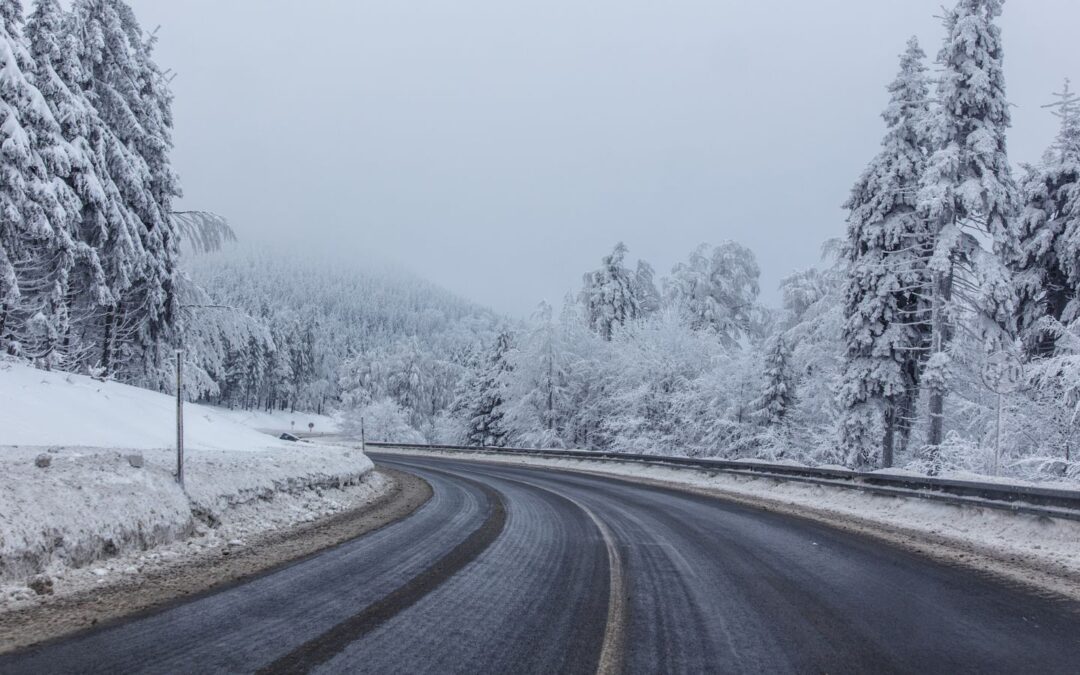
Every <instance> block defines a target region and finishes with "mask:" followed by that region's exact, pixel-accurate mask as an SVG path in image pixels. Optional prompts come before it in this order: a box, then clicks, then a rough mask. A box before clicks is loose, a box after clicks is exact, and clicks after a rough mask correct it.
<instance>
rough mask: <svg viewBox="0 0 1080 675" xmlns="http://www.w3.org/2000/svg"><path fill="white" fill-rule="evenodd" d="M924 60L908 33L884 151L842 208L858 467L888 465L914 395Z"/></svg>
mask: <svg viewBox="0 0 1080 675" xmlns="http://www.w3.org/2000/svg"><path fill="white" fill-rule="evenodd" d="M925 56H926V55H925V53H924V52H923V50H922V48H921V47H920V46H919V43H918V40H916V39H915V38H911V40H910V41H908V45H907V50H906V51H905V52H904V54H903V55H902V56H901V58H900V72H899V74H898V75H897V77H896V79H895V80H894V81H893V82H892V84H890V85H889V92H890V94H891V99H890V101H889V105H888V107H887V108H886V109H885V112H884V113H883V114H882V116H883V117H884V119H885V123H886V126H887V127H888V131H887V132H886V134H885V138H884V140H883V141H882V149H881V151H880V152H879V153H878V155H877V156H876V157H875V158H874V160H873V161H872V162H871V163H870V166H869V167H868V168H867V169H866V171H864V172H863V174H862V176H860V177H859V180H858V182H857V183H856V184H855V187H854V188H853V189H852V192H851V197H850V198H849V199H848V201H847V202H846V203H845V204H844V207H845V208H847V209H849V211H850V215H849V216H848V240H847V245H846V249H845V254H846V257H847V262H848V268H847V269H848V277H847V282H846V285H845V312H844V313H845V325H844V341H845V343H846V345H847V349H846V355H845V363H844V375H843V382H842V385H841V388H840V402H841V405H842V406H843V408H844V419H843V422H842V425H841V435H842V439H841V440H842V443H843V445H844V448H845V451H846V454H847V456H848V458H849V461H850V462H851V463H853V464H854V465H856V466H867V465H869V464H870V463H871V460H872V458H873V457H874V456H876V455H877V454H878V451H879V450H880V453H881V459H882V464H883V465H884V466H891V465H892V457H893V449H894V447H893V446H894V439H895V430H896V426H897V424H896V423H897V417H898V415H897V411H898V410H905V409H907V408H909V407H910V405H909V404H910V402H911V401H913V400H914V398H915V397H916V395H917V387H918V380H919V378H918V374H919V364H920V360H921V359H920V355H921V351H920V350H921V349H922V348H923V347H924V345H925V344H926V342H927V333H928V329H929V323H928V321H927V319H928V318H929V316H928V314H929V313H928V312H927V311H926V309H927V308H926V302H925V300H924V298H925V297H926V291H927V290H928V289H929V287H930V276H929V274H928V272H927V269H926V262H927V259H928V257H929V254H930V248H931V247H932V246H933V240H932V238H931V237H930V235H929V233H928V232H927V231H926V227H925V221H924V219H923V218H921V217H920V216H919V214H918V213H917V211H916V209H917V206H918V203H917V197H916V193H917V191H918V186H919V182H920V180H921V178H922V174H923V171H924V170H925V167H926V161H927V155H928V152H929V148H930V144H929V139H928V138H927V122H928V119H927V117H928V114H929V110H930V105H929V83H928V81H927V77H926V66H925V65H924V63H923V61H924V59H925ZM882 422H884V429H882V428H881V424H882Z"/></svg>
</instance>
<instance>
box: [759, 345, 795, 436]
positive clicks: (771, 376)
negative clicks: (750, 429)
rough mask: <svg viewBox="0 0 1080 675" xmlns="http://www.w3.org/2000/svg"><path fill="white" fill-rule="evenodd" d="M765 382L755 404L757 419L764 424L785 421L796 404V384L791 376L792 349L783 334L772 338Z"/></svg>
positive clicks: (776, 423)
mask: <svg viewBox="0 0 1080 675" xmlns="http://www.w3.org/2000/svg"><path fill="white" fill-rule="evenodd" d="M764 378H765V383H764V387H763V388H762V391H761V396H759V397H758V399H757V401H756V402H755V404H754V407H755V408H756V409H757V413H756V418H757V421H758V422H759V423H760V424H762V425H764V426H776V425H780V424H782V423H783V422H784V420H785V418H786V417H787V415H788V413H789V412H790V411H791V408H792V406H793V405H794V399H795V384H794V382H793V381H792V377H791V351H790V350H789V349H788V346H787V342H786V341H785V340H784V336H783V334H780V335H777V336H776V337H775V338H773V339H772V340H771V344H770V345H769V346H768V349H767V351H766V354H765V373H764Z"/></svg>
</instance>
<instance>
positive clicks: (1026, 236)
mask: <svg viewBox="0 0 1080 675" xmlns="http://www.w3.org/2000/svg"><path fill="white" fill-rule="evenodd" d="M1054 96H1055V97H1056V98H1057V100H1056V101H1055V102H1054V103H1052V104H1050V105H1049V106H1047V107H1050V108H1053V114H1054V115H1056V116H1057V117H1058V119H1060V120H1061V128H1060V130H1059V131H1058V135H1057V139H1056V140H1055V141H1054V144H1053V145H1052V146H1051V147H1050V148H1049V149H1048V150H1047V151H1046V153H1045V154H1044V155H1043V158H1042V162H1041V163H1039V164H1038V165H1036V166H1027V167H1025V169H1026V170H1025V175H1024V177H1023V179H1022V180H1021V182H1020V196H1021V200H1022V202H1023V211H1022V212H1021V214H1020V217H1019V218H1018V220H1017V222H1018V228H1017V229H1018V232H1017V234H1018V236H1019V240H1020V241H1019V246H1018V248H1017V255H1016V257H1014V258H1013V259H1012V260H1011V261H1010V267H1011V268H1012V270H1013V273H1014V275H1015V276H1014V284H1015V287H1016V294H1017V323H1018V327H1019V329H1020V330H1021V331H1022V333H1024V337H1025V338H1026V343H1027V345H1028V348H1029V350H1030V351H1031V353H1032V354H1033V355H1038V356H1050V355H1052V354H1053V353H1054V346H1055V344H1056V342H1057V340H1056V337H1055V335H1054V334H1053V332H1051V331H1046V330H1042V329H1041V328H1040V327H1039V323H1040V321H1041V320H1042V319H1043V318H1044V317H1049V318H1051V319H1055V320H1057V321H1061V322H1063V323H1066V324H1067V323H1069V322H1070V321H1072V320H1073V319H1075V318H1076V317H1077V316H1078V314H1080V312H1078V310H1080V306H1078V305H1077V299H1078V291H1080V96H1077V95H1076V93H1075V92H1073V91H1072V90H1071V88H1070V85H1069V80H1065V86H1064V88H1063V89H1062V91H1061V92H1060V93H1057V94H1055V95H1054Z"/></svg>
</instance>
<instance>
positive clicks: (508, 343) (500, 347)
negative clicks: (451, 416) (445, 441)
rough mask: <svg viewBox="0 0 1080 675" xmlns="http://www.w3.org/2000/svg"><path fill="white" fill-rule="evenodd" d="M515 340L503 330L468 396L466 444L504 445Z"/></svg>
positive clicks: (482, 445) (480, 445) (478, 445)
mask: <svg viewBox="0 0 1080 675" xmlns="http://www.w3.org/2000/svg"><path fill="white" fill-rule="evenodd" d="M511 349H512V338H511V335H510V333H509V332H507V331H502V332H500V333H499V335H498V336H497V337H496V338H495V344H494V345H492V347H491V352H490V354H489V356H488V359H487V363H485V364H484V365H483V370H482V371H481V372H480V373H479V376H478V377H477V378H476V380H475V381H474V382H473V383H472V387H471V390H470V391H469V392H468V394H467V403H466V407H465V413H466V415H467V417H468V420H469V422H468V426H467V431H466V434H467V437H466V445H473V446H477V447H490V446H499V445H503V444H504V442H505V440H506V433H507V430H506V427H505V425H504V424H503V416H504V415H505V413H506V411H505V410H504V406H503V404H504V390H505V388H506V384H507V382H506V374H507V373H508V372H509V370H510V367H511V364H510V351H511Z"/></svg>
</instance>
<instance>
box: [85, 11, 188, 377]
mask: <svg viewBox="0 0 1080 675" xmlns="http://www.w3.org/2000/svg"><path fill="white" fill-rule="evenodd" d="M71 31H72V33H73V35H74V37H75V45H76V47H77V49H78V51H77V56H78V61H79V66H80V68H79V71H78V73H79V78H80V81H79V83H78V84H79V86H80V88H81V89H82V91H84V92H85V95H86V97H87V100H88V101H89V102H90V104H91V105H93V107H94V108H95V110H96V111H97V113H98V115H99V117H100V119H101V121H102V122H103V123H104V126H105V127H106V128H107V129H108V130H109V131H110V132H111V133H110V134H108V135H105V136H104V137H103V138H101V139H100V142H101V144H102V147H101V152H102V154H103V155H104V157H105V159H106V162H107V166H106V170H107V172H108V174H109V176H110V178H111V179H112V182H113V183H114V184H115V185H116V187H117V191H118V194H119V196H120V198H121V202H122V204H123V206H124V211H123V212H121V213H118V214H115V215H116V216H117V218H116V220H115V221H113V222H110V223H109V226H110V227H109V229H108V231H106V232H103V233H101V234H102V236H101V238H100V239H99V241H98V242H96V247H97V249H98V255H99V258H100V259H101V262H102V266H103V268H104V270H105V275H106V279H107V281H108V284H109V289H110V292H111V295H112V298H111V301H112V302H111V304H110V305H109V306H107V307H106V308H105V310H104V312H103V315H102V321H101V326H100V341H101V363H102V366H103V367H104V368H105V369H106V370H118V369H123V368H125V367H126V368H127V369H129V370H132V371H134V373H133V374H135V375H138V374H139V373H144V374H146V375H147V376H148V377H149V378H150V379H153V376H154V375H153V371H154V370H155V368H156V367H157V366H159V365H162V364H161V363H160V359H161V354H162V351H163V350H164V348H165V347H166V345H167V344H168V341H169V340H170V338H171V334H170V330H169V329H170V327H171V325H172V323H173V322H174V321H175V318H176V317H175V314H176V312H175V302H176V299H175V281H176V279H175V277H176V264H177V254H178V251H177V241H176V237H175V232H174V225H173V223H172V221H171V218H170V212H171V200H172V198H173V197H175V196H178V195H179V186H178V184H177V181H176V177H175V175H174V174H173V172H172V169H171V167H170V165H169V160H168V152H169V150H170V148H171V146H172V139H171V122H172V120H171V113H170V112H169V106H170V104H171V95H170V94H169V88H168V83H167V82H166V81H165V78H164V75H163V74H162V73H161V71H160V70H159V69H158V68H157V66H156V65H155V64H154V62H153V59H152V58H151V56H152V48H153V40H152V39H150V40H147V39H146V38H145V37H144V36H143V34H142V31H141V29H140V27H139V25H138V22H137V20H136V19H135V15H134V13H133V12H132V11H131V8H130V7H129V6H128V5H127V4H126V3H124V2H123V0H76V2H75V4H74V6H73V9H72V20H71ZM121 342H124V343H126V345H125V346H126V349H125V350H124V352H130V353H132V356H133V358H132V362H131V363H126V364H117V363H115V362H114V361H115V357H116V355H117V354H118V352H117V347H118V346H119V345H120V343H121Z"/></svg>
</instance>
